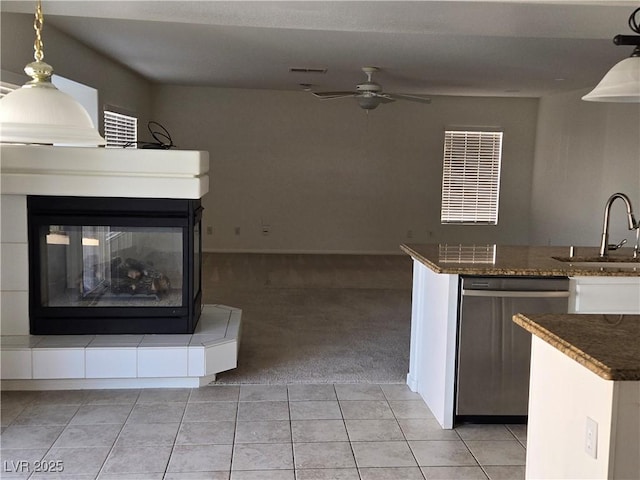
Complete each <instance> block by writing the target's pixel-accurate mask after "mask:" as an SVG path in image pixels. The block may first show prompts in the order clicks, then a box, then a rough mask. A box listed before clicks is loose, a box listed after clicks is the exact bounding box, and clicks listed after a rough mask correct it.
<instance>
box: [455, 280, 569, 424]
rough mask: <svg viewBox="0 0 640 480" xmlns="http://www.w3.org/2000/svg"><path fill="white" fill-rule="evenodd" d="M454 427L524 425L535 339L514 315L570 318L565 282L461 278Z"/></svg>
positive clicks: (566, 282) (567, 290)
mask: <svg viewBox="0 0 640 480" xmlns="http://www.w3.org/2000/svg"><path fill="white" fill-rule="evenodd" d="M461 283H462V284H461V297H460V308H459V322H458V357H457V371H456V374H457V375H456V377H457V378H456V421H457V422H464V421H476V422H489V423H490V422H500V423H502V422H508V421H512V422H522V421H525V420H526V415H527V406H528V400H529V364H530V355H531V334H530V333H529V332H526V331H525V330H524V329H522V328H520V327H519V326H517V325H516V324H515V323H513V321H512V317H513V315H514V314H516V313H567V309H568V297H569V280H568V279H567V278H549V277H536V278H529V277H526V278H519V277H507V278H505V277H462V279H461Z"/></svg>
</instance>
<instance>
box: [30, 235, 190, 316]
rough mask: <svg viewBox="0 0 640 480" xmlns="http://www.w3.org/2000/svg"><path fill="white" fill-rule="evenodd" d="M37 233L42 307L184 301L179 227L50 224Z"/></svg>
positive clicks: (159, 304) (178, 303) (152, 304)
mask: <svg viewBox="0 0 640 480" xmlns="http://www.w3.org/2000/svg"><path fill="white" fill-rule="evenodd" d="M39 237H40V252H41V258H42V259H43V262H42V263H41V275H40V278H41V281H40V291H41V298H40V305H41V306H43V307H181V306H184V305H186V303H185V301H184V299H183V285H182V280H183V278H184V277H183V265H184V262H183V257H184V251H183V229H182V228H181V227H155V226H154V227H135V226H113V225H109V226H77V225H48V226H43V227H41V228H40V235H39ZM196 278H199V276H197V277H196Z"/></svg>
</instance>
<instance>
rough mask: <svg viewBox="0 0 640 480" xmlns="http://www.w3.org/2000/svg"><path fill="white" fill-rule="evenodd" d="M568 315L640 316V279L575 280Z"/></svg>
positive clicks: (592, 278) (571, 284) (573, 280)
mask: <svg viewBox="0 0 640 480" xmlns="http://www.w3.org/2000/svg"><path fill="white" fill-rule="evenodd" d="M569 288H570V290H571V296H570V297H569V313H640V277H572V278H571V279H570V287H569Z"/></svg>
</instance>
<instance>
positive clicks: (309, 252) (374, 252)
mask: <svg viewBox="0 0 640 480" xmlns="http://www.w3.org/2000/svg"><path fill="white" fill-rule="evenodd" d="M202 251H203V253H257V254H270V253H272V254H276V255H277V254H279V255H406V253H404V252H403V251H401V250H400V247H398V251H395V250H393V251H386V250H304V249H303V250H297V249H294V250H289V249H285V250H265V249H252V248H237V249H236V248H203V249H202Z"/></svg>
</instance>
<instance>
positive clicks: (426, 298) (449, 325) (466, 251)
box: [401, 244, 640, 428]
mask: <svg viewBox="0 0 640 480" xmlns="http://www.w3.org/2000/svg"><path fill="white" fill-rule="evenodd" d="M401 249H402V250H403V251H404V252H405V253H407V254H409V255H411V257H412V258H413V265H414V269H413V300H412V314H411V352H410V359H409V373H408V375H407V384H408V385H409V387H410V388H411V390H413V391H415V392H418V393H419V394H420V395H421V396H422V398H423V399H424V400H425V402H426V404H427V405H428V406H429V408H430V409H431V411H432V413H433V414H434V416H435V417H436V419H437V420H438V422H439V423H440V425H441V426H442V427H443V428H453V426H454V408H455V396H454V394H455V381H456V371H455V368H456V359H457V345H458V341H457V340H458V338H457V335H458V320H459V318H458V317H459V315H458V314H459V304H460V293H461V289H460V282H461V277H462V276H497V277H567V278H569V308H568V311H569V312H570V313H619V314H638V313H640V263H638V267H635V263H636V262H638V259H633V258H632V253H631V250H630V249H621V250H620V251H618V252H616V256H612V257H611V260H618V259H625V260H629V261H630V262H629V263H631V264H632V266H631V267H628V266H627V265H628V264H620V266H615V265H614V266H611V265H612V263H614V262H608V263H606V264H605V263H603V264H598V263H597V262H594V264H593V265H591V264H589V265H586V266H585V265H584V263H582V262H577V261H576V262H575V263H574V262H571V261H563V260H558V259H556V258H554V257H558V258H561V259H566V257H568V255H569V247H535V246H534V247H531V246H495V245H438V244H420V245H416V244H405V245H402V246H401ZM574 254H576V255H579V257H576V258H575V259H576V260H581V259H586V258H591V257H596V256H597V255H598V249H597V248H596V247H578V248H576V249H574ZM603 265H604V266H603ZM623 265H624V266H623Z"/></svg>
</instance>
